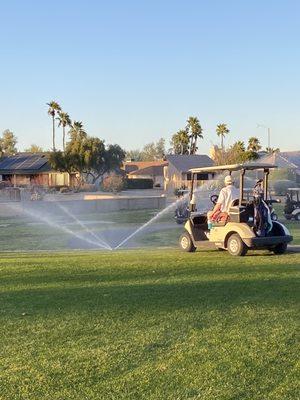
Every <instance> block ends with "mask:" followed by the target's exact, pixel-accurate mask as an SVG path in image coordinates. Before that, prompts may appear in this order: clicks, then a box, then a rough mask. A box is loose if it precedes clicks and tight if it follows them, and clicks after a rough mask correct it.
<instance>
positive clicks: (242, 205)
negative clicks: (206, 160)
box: [179, 163, 293, 256]
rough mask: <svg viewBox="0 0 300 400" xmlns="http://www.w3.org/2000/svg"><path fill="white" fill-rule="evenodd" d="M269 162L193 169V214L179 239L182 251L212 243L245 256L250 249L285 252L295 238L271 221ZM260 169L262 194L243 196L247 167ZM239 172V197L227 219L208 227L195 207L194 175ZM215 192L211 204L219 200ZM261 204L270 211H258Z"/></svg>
mask: <svg viewBox="0 0 300 400" xmlns="http://www.w3.org/2000/svg"><path fill="white" fill-rule="evenodd" d="M273 168H276V166H274V165H270V164H258V163H248V164H234V165H223V166H217V167H206V168H195V169H191V170H190V172H191V174H192V185H191V191H190V215H189V218H188V220H187V222H186V223H185V226H184V228H185V232H184V233H183V234H182V235H181V237H180V239H179V246H180V248H181V249H182V250H183V251H187V252H193V251H195V250H196V248H197V247H201V246H203V244H204V245H205V247H206V246H207V244H209V243H211V245H212V246H213V247H214V248H218V249H220V250H221V249H222V250H227V251H228V252H229V253H230V254H231V255H233V256H244V255H245V254H246V253H247V251H248V249H253V250H254V249H268V250H270V251H273V252H274V253H275V254H283V253H285V251H286V249H287V245H288V243H289V242H291V241H292V240H293V237H292V236H291V235H290V233H289V231H288V229H287V228H286V227H285V226H284V225H283V224H281V223H280V222H278V221H272V219H271V217H270V211H269V208H268V207H269V206H268V177H269V171H270V169H273ZM256 170H257V171H261V173H262V174H263V179H261V180H260V181H259V184H260V189H261V191H260V194H259V195H258V196H256V195H255V196H254V195H253V196H252V199H250V198H249V197H248V200H247V199H246V198H245V196H244V178H245V174H246V172H247V171H256ZM234 171H237V172H238V173H239V181H240V182H239V192H240V196H239V199H237V200H234V201H233V203H232V206H231V208H230V210H229V213H228V218H227V220H226V221H221V222H213V225H212V228H211V229H210V230H209V229H208V224H207V215H206V213H200V212H198V211H197V210H196V209H195V193H194V192H196V189H195V188H194V180H195V179H194V178H195V176H196V174H199V173H222V172H227V173H229V174H230V175H231V174H232V172H234ZM217 197H218V196H216V195H213V196H211V201H212V207H213V206H214V204H216V202H217ZM260 208H262V209H264V210H267V213H266V212H265V213H263V215H259V210H260Z"/></svg>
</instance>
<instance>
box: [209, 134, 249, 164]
mask: <svg viewBox="0 0 300 400" xmlns="http://www.w3.org/2000/svg"><path fill="white" fill-rule="evenodd" d="M255 154H256V153H255ZM211 155H212V158H213V160H214V162H215V164H216V165H224V164H239V163H244V162H247V161H250V160H252V159H253V152H252V151H249V150H248V151H247V150H246V146H245V143H244V142H242V141H240V140H239V141H237V142H235V143H234V144H233V145H232V146H230V147H229V148H227V149H223V148H220V147H218V146H214V147H213V151H212V152H211Z"/></svg>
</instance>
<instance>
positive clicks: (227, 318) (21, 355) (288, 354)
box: [0, 249, 300, 400]
mask: <svg viewBox="0 0 300 400" xmlns="http://www.w3.org/2000/svg"><path fill="white" fill-rule="evenodd" d="M299 264H300V254H287V255H284V256H273V255H269V253H267V252H260V253H251V252H249V253H248V256H247V257H244V258H232V257H230V256H229V255H228V254H227V253H225V252H217V251H208V252H203V251H201V252H197V253H195V254H183V253H180V252H179V251H177V250H176V249H159V250H151V249H150V250H134V251H133V250H132V251H119V252H111V253H107V252H105V253H104V252H99V253H96V252H92V253H80V252H77V253H76V252H73V253H65V254H63V253H61V254H60V253H52V254H51V253H50V254H23V255H22V254H21V255H16V254H2V258H1V261H0V278H1V299H0V307H1V309H0V332H1V337H0V343H1V346H0V351H1V354H0V357H1V363H0V399H5V400H14V399H49V400H50V399H51V400H55V399H60V400H62V399H78V400H79V399H80V400H83V399H106V400H109V399H118V400H119V399H147V400H148V399H164V400H165V399H170V400H171V399H172V400H176V399H205V400H210V399H218V400H221V399H232V400H233V399H249V400H254V399H260V400H262V399H263V400H266V399H270V400H275V399H278V400H279V399H280V400H283V399H284V400H288V399H295V400H296V399H299V386H298V387H297V382H298V381H299V369H297V368H299V364H297V362H298V360H299V346H298V343H299V342H298V340H299V337H297V331H299V293H300V291H299Z"/></svg>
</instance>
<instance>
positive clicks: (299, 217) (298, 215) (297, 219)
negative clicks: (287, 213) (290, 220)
mask: <svg viewBox="0 0 300 400" xmlns="http://www.w3.org/2000/svg"><path fill="white" fill-rule="evenodd" d="M295 221H300V213H298V214H296V215H295Z"/></svg>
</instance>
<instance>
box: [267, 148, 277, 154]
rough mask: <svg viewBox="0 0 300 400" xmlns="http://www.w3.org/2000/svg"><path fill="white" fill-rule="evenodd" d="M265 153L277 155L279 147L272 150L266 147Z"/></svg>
mask: <svg viewBox="0 0 300 400" xmlns="http://www.w3.org/2000/svg"><path fill="white" fill-rule="evenodd" d="M266 152H267V153H270V154H274V153H279V152H280V149H279V147H276V148H274V147H266Z"/></svg>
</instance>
